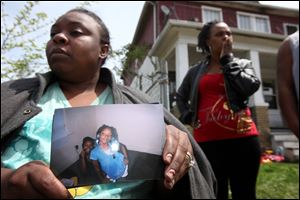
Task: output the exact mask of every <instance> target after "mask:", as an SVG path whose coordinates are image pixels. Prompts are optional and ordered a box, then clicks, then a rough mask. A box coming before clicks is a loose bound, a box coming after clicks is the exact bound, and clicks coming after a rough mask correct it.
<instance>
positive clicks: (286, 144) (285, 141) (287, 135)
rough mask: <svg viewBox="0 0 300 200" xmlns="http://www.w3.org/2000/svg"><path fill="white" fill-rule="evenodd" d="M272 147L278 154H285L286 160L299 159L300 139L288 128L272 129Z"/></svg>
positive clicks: (294, 160)
mask: <svg viewBox="0 0 300 200" xmlns="http://www.w3.org/2000/svg"><path fill="white" fill-rule="evenodd" d="M271 143H272V149H273V151H274V152H276V153H277V154H283V155H284V157H285V160H286V161H289V162H298V161H299V140H298V138H297V137H296V136H295V135H294V134H293V133H292V132H291V131H290V130H288V129H272V130H271Z"/></svg>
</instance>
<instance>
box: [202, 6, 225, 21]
mask: <svg viewBox="0 0 300 200" xmlns="http://www.w3.org/2000/svg"><path fill="white" fill-rule="evenodd" d="M213 20H218V21H223V16H222V10H221V9H220V8H214V7H208V6H202V22H203V23H206V22H210V21H213Z"/></svg>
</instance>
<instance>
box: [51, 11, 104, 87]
mask: <svg viewBox="0 0 300 200" xmlns="http://www.w3.org/2000/svg"><path fill="white" fill-rule="evenodd" d="M100 29H101V27H100V25H99V24H98V23H97V22H96V21H95V20H94V19H93V18H92V17H90V16H89V15H87V14H84V13H80V12H70V13H67V14H65V15H63V16H61V17H60V18H59V19H58V20H57V21H56V22H55V23H54V24H53V26H52V28H51V33H50V36H51V39H50V40H49V42H48V43H47V47H46V55H47V60H48V63H49V66H50V68H51V70H52V71H53V72H54V73H55V74H56V75H57V76H58V77H59V78H60V79H61V80H67V81H73V82H76V81H81V80H88V79H90V78H91V77H92V76H94V75H95V73H96V72H98V70H99V63H100V62H101V60H100V58H103V53H107V52H103V51H107V50H108V48H106V47H105V45H102V46H101V45H100ZM101 56H102V57H101ZM106 56H107V54H105V57H106Z"/></svg>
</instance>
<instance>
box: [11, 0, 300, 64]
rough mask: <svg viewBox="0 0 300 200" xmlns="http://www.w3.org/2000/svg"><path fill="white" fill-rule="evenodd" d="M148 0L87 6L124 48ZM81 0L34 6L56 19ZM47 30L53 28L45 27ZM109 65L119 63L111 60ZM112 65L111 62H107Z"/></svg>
mask: <svg viewBox="0 0 300 200" xmlns="http://www.w3.org/2000/svg"><path fill="white" fill-rule="evenodd" d="M259 2H260V3H261V4H267V5H273V6H282V7H288V8H294V9H298V10H299V1H259ZM144 3H145V1H98V2H96V3H92V6H88V7H87V8H88V9H90V10H92V11H94V12H96V13H97V14H98V15H99V17H100V18H101V19H102V20H103V21H104V23H105V24H106V26H107V28H108V30H109V31H110V36H111V46H112V49H113V50H117V49H121V47H123V46H125V45H126V44H128V43H131V42H132V39H133V36H134V33H135V29H136V26H137V23H138V20H139V17H140V15H141V12H142V9H143V6H144ZM79 4H80V1H59V2H58V1H40V3H39V5H38V6H36V7H35V11H36V12H45V13H46V14H47V16H48V19H50V20H54V19H56V18H58V17H59V16H61V15H62V14H64V13H65V12H66V11H68V10H70V9H72V8H74V7H76V6H78V5H79ZM23 5H24V1H23V2H22V1H9V2H6V12H7V13H9V14H10V15H11V16H13V15H14V14H16V13H17V12H18V10H19V9H20V8H21V7H22V6H23ZM46 30H50V25H49V28H46ZM48 39H49V35H48V34H44V36H43V37H41V38H39V40H40V41H41V42H42V43H45V42H47V41H48ZM110 62H113V61H109V60H108V62H107V63H106V65H116V63H110ZM108 67H109V66H108Z"/></svg>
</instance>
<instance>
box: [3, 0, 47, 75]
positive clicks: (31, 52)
mask: <svg viewBox="0 0 300 200" xmlns="http://www.w3.org/2000/svg"><path fill="white" fill-rule="evenodd" d="M38 3H39V2H37V1H27V2H26V3H25V4H24V7H23V8H22V9H21V10H20V11H19V12H18V14H17V15H16V16H15V17H14V19H13V22H12V23H11V22H10V23H8V22H7V20H12V17H11V16H10V15H8V14H7V13H6V10H5V4H6V2H3V1H1V80H2V78H5V79H8V80H9V79H12V78H20V77H28V76H30V75H31V74H32V73H34V72H36V70H38V69H41V67H42V66H43V65H44V66H45V65H46V63H41V62H42V58H43V55H44V49H45V44H43V45H37V44H36V39H37V38H39V37H41V36H43V35H44V34H45V31H43V28H45V27H47V26H48V25H49V24H50V23H51V21H48V22H47V21H46V22H45V20H46V19H47V15H46V13H44V12H38V13H36V14H33V8H34V7H35V6H36V5H37V4H38ZM16 52H22V54H20V55H16Z"/></svg>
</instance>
